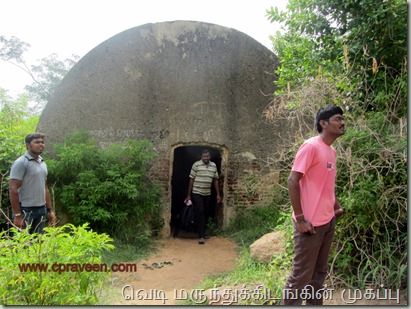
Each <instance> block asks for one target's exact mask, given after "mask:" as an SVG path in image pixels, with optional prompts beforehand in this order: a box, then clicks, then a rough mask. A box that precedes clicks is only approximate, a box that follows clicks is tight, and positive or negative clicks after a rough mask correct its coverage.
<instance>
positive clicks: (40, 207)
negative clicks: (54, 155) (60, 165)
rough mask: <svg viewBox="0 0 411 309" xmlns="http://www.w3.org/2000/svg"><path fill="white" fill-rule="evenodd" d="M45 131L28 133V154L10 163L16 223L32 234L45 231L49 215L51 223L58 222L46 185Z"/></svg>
mask: <svg viewBox="0 0 411 309" xmlns="http://www.w3.org/2000/svg"><path fill="white" fill-rule="evenodd" d="M44 137H45V136H44V134H41V133H35V134H29V135H27V136H26V140H25V142H26V148H27V151H26V153H25V154H24V155H23V156H21V157H20V158H18V159H17V160H16V161H14V163H13V164H12V166H11V171H10V183H9V195H10V203H11V207H12V208H13V213H14V225H15V226H17V227H18V228H26V226H28V225H30V229H29V233H30V234H32V233H43V228H44V226H45V222H46V215H47V214H48V216H49V219H50V224H55V223H56V221H57V220H56V215H55V214H54V211H53V209H52V208H51V200H50V193H49V189H48V186H47V182H46V180H47V166H46V163H45V162H44V161H43V158H42V157H41V156H40V154H42V152H43V151H44V148H45V145H44Z"/></svg>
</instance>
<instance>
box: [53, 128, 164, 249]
mask: <svg viewBox="0 0 411 309" xmlns="http://www.w3.org/2000/svg"><path fill="white" fill-rule="evenodd" d="M55 149H56V156H57V159H56V160H50V161H48V165H49V173H50V177H49V178H50V181H51V182H55V183H56V188H55V190H56V196H57V202H58V203H59V204H61V205H62V208H63V210H64V211H67V213H68V214H69V215H71V218H72V221H73V223H74V224H83V223H85V222H89V223H90V226H91V227H92V228H93V229H95V230H96V231H100V232H107V233H109V234H110V235H112V236H113V237H114V236H118V237H119V238H121V239H123V240H124V241H125V242H133V243H138V244H144V243H145V242H146V241H147V239H148V238H149V237H150V236H151V235H152V234H153V231H154V232H155V231H156V230H158V229H160V227H161V224H162V222H161V219H160V205H159V196H160V187H159V185H158V184H156V183H155V182H153V181H151V179H149V178H148V176H147V174H148V168H149V164H150V162H151V160H152V159H153V157H154V156H155V153H154V150H153V147H152V145H151V144H150V143H149V142H148V141H146V140H142V141H134V140H128V141H126V142H124V143H118V144H112V145H111V146H110V147H108V148H107V149H105V150H102V149H99V148H98V147H97V145H96V142H95V141H94V140H93V139H92V138H90V137H89V136H88V134H87V132H77V133H73V134H71V135H69V136H68V138H67V140H66V142H65V143H64V144H59V145H55Z"/></svg>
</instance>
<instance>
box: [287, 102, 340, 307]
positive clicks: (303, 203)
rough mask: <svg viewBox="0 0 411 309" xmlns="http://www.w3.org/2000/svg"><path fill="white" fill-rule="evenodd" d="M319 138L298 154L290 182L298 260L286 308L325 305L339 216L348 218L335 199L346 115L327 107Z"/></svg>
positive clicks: (319, 120) (318, 117) (289, 282)
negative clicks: (340, 139)
mask: <svg viewBox="0 0 411 309" xmlns="http://www.w3.org/2000/svg"><path fill="white" fill-rule="evenodd" d="M316 126H317V130H318V133H319V135H317V136H315V137H312V138H310V139H308V140H306V141H305V142H304V143H303V144H302V145H301V146H300V148H299V149H298V151H297V155H296V157H295V161H294V164H293V167H292V170H291V174H290V176H289V178H288V190H289V194H290V199H291V204H292V207H293V215H292V216H293V221H294V251H295V252H294V261H293V269H292V271H291V274H290V276H289V277H288V279H287V282H286V287H285V289H284V293H283V304H284V305H301V303H302V297H301V292H302V291H304V298H305V299H306V304H307V305H322V296H321V295H322V293H320V292H319V293H317V291H318V290H320V289H321V288H322V287H323V283H324V280H325V278H326V275H327V270H328V266H327V261H328V257H329V254H330V249H331V243H332V240H333V237H334V227H335V217H339V216H340V215H342V214H343V209H342V208H341V206H340V204H339V202H338V200H337V198H336V196H335V178H336V151H335V149H334V147H332V146H331V144H332V143H333V142H334V141H335V140H336V139H337V138H338V137H340V136H341V135H343V134H344V133H345V122H344V117H343V110H342V109H341V108H340V107H337V106H331V107H324V108H321V109H320V110H319V111H318V112H317V115H316Z"/></svg>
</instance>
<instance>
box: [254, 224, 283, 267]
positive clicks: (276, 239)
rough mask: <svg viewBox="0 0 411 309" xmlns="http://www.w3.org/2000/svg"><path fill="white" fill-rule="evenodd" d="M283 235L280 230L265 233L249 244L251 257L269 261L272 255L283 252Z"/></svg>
mask: <svg viewBox="0 0 411 309" xmlns="http://www.w3.org/2000/svg"><path fill="white" fill-rule="evenodd" d="M284 236H285V234H284V232H281V231H276V232H272V233H268V234H265V235H264V236H262V237H261V238H260V239H258V240H256V241H255V242H254V243H253V244H252V245H251V246H250V255H251V257H252V258H253V259H255V260H257V261H260V262H265V263H269V262H270V261H271V258H272V257H273V256H274V255H277V254H280V253H282V252H284V250H285V248H284Z"/></svg>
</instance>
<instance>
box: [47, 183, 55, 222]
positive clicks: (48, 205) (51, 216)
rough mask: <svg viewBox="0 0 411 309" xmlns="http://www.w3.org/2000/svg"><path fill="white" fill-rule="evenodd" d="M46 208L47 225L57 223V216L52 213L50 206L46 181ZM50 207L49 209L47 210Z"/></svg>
mask: <svg viewBox="0 0 411 309" xmlns="http://www.w3.org/2000/svg"><path fill="white" fill-rule="evenodd" d="M46 208H47V213H48V216H49V220H50V221H49V225H55V224H57V217H56V214H55V213H54V210H53V207H51V198H50V190H49V187H48V185H47V183H46ZM48 209H50V211H48Z"/></svg>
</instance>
